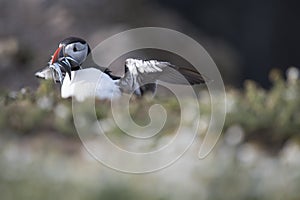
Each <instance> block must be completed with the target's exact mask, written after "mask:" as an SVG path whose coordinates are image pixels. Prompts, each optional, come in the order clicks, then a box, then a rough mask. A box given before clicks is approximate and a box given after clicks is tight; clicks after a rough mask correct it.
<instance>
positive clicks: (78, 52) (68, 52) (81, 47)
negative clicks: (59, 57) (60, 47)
mask: <svg viewBox="0 0 300 200" xmlns="http://www.w3.org/2000/svg"><path fill="white" fill-rule="evenodd" d="M64 54H65V56H69V57H71V58H73V59H74V60H76V62H77V63H78V64H80V65H81V64H82V63H83V62H84V61H85V59H86V57H87V55H88V45H87V44H82V43H80V42H76V43H71V44H68V45H66V46H65V49H64Z"/></svg>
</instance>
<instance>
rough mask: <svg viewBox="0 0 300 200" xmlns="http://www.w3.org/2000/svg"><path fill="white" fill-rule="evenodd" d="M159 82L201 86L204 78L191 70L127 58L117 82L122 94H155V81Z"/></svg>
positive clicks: (160, 62) (153, 61)
mask: <svg viewBox="0 0 300 200" xmlns="http://www.w3.org/2000/svg"><path fill="white" fill-rule="evenodd" d="M157 80H161V81H164V82H167V83H173V84H190V85H195V84H201V83H205V82H206V78H204V76H203V75H201V74H200V73H199V72H198V71H196V70H195V69H192V68H187V67H179V66H175V65H172V64H170V63H169V62H162V61H157V60H148V61H144V60H138V59H132V58H129V59H127V60H126V63H125V75H124V77H122V78H121V79H120V81H119V83H120V88H121V89H122V91H123V92H127V93H131V92H134V93H135V94H137V95H143V93H144V92H147V91H150V92H155V89H156V81H157Z"/></svg>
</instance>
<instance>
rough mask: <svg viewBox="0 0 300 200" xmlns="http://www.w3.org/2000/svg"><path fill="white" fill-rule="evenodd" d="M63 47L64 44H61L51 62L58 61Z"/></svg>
mask: <svg viewBox="0 0 300 200" xmlns="http://www.w3.org/2000/svg"><path fill="white" fill-rule="evenodd" d="M62 48H63V46H60V47H58V48H57V49H56V51H55V52H54V54H53V57H52V59H51V64H53V63H55V62H57V60H58V58H59V54H60V51H61V50H62Z"/></svg>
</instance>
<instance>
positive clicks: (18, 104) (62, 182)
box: [0, 69, 300, 200]
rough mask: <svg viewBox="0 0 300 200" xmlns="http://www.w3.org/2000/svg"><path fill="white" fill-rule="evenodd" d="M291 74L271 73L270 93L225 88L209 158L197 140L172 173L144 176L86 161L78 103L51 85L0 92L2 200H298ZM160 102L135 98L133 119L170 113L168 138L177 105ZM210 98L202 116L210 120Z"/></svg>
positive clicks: (105, 111) (103, 105)
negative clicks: (157, 111) (223, 113)
mask: <svg viewBox="0 0 300 200" xmlns="http://www.w3.org/2000/svg"><path fill="white" fill-rule="evenodd" d="M291 70H295V69H291ZM291 70H290V72H289V73H288V76H287V80H285V79H284V78H283V76H282V74H281V73H280V72H279V71H276V70H274V71H272V72H271V74H270V80H271V81H272V83H273V85H272V87H271V88H270V89H268V90H266V89H263V88H261V87H260V86H259V85H257V84H256V83H254V82H253V81H246V82H245V88H244V89H243V90H237V89H234V88H228V89H227V98H228V99H227V112H228V113H227V118H226V123H225V127H224V130H223V134H222V136H221V139H220V141H219V142H218V144H217V146H216V148H215V149H214V150H213V152H211V154H210V155H209V156H208V157H207V158H206V159H204V160H197V157H196V154H197V151H198V150H199V145H200V144H201V141H196V144H195V145H196V146H195V147H194V149H193V148H192V150H191V152H192V153H190V154H189V153H187V154H188V155H185V156H184V157H182V158H181V159H179V161H178V163H175V164H174V166H171V167H170V168H167V169H164V170H162V171H160V172H157V173H154V174H148V175H141V176H136V175H127V174H121V173H118V172H115V171H113V170H111V169H108V168H106V167H103V166H102V165H101V164H100V163H98V162H97V161H95V160H93V158H91V157H90V156H89V154H88V153H87V152H86V151H85V149H84V148H83V147H82V145H81V143H80V141H79V140H78V135H77V133H76V130H75V128H74V124H73V116H72V101H71V100H70V99H66V100H63V99H61V98H60V97H59V92H58V90H57V88H56V86H55V85H54V84H53V83H52V82H51V81H49V82H47V81H43V82H41V85H40V87H39V89H38V90H37V91H32V90H30V89H29V88H25V89H22V90H21V91H18V92H1V93H0V109H1V112H0V129H1V133H0V138H1V139H0V171H1V173H0V191H1V199H4V200H6V199H25V200H26V199H30V200H37V199H91V200H94V199H208V200H210V199H212V200H216V199H249V200H250V199H266V200H267V199H272V200H273V199H298V197H299V196H300V193H299V190H298V188H299V187H300V174H299V169H300V159H299V153H300V146H299V144H298V143H299V141H300V138H299V130H300V82H299V80H298V77H297V76H294V74H296V75H297V73H298V71H292V72H293V73H292V72H291ZM158 98H159V101H156V99H152V98H144V99H133V100H132V101H134V104H132V105H131V106H130V111H131V115H132V117H133V119H134V120H136V122H137V123H138V124H140V125H145V124H147V123H149V117H148V115H146V116H144V115H141V113H144V112H145V113H147V111H148V108H149V106H150V105H152V104H155V103H157V102H159V103H161V104H162V105H163V106H164V107H165V108H166V110H168V112H170V113H168V115H169V116H170V122H169V123H167V126H166V127H164V131H165V132H166V133H167V134H166V136H170V135H172V133H173V132H174V130H176V127H177V124H178V123H179V122H178V116H180V109H179V107H178V102H177V101H176V100H175V99H174V98H168V97H158ZM203 98H205V97H201V95H200V99H199V102H200V107H201V111H202V112H201V116H203V117H204V118H209V108H207V107H208V103H207V102H206V100H205V99H203ZM109 106H110V103H109V102H107V101H96V114H97V118H98V119H99V120H105V119H106V118H109V117H111V115H112V114H111V113H110V112H109ZM82 109H83V110H84V109H85V107H84V106H83V107H82ZM141 111H143V112H141ZM112 130H113V131H114V134H116V135H117V136H118V137H119V136H121V135H122V133H121V131H120V130H117V129H112ZM162 137H163V136H162ZM201 137H202V136H200V138H197V139H201ZM160 139H161V137H159V138H158V139H157V142H158V143H159V142H160V141H159V140H160ZM162 139H163V138H162ZM197 145H198V146H197ZM162 159H163V158H162ZM287 185H289V186H288V187H287Z"/></svg>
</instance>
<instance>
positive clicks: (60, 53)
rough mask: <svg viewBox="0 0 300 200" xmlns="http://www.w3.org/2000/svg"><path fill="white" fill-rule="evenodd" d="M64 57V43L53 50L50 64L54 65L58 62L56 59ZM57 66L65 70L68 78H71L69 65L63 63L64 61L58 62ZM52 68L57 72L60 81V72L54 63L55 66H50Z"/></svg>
mask: <svg viewBox="0 0 300 200" xmlns="http://www.w3.org/2000/svg"><path fill="white" fill-rule="evenodd" d="M61 57H64V45H59V47H58V48H57V49H56V51H55V52H54V54H53V56H52V59H51V61H50V65H55V63H56V62H58V59H59V58H61ZM59 66H60V67H62V68H63V69H64V71H65V72H67V73H68V75H69V78H70V80H71V67H70V66H69V65H68V64H66V63H64V62H59ZM51 68H52V69H54V71H56V72H57V73H58V76H59V79H60V82H62V81H61V77H62V75H61V74H62V73H61V70H60V69H59V68H58V67H57V66H56V65H55V67H53V66H52V67H51Z"/></svg>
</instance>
